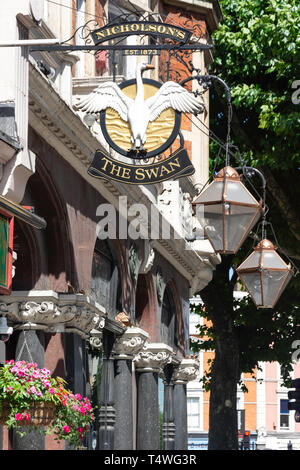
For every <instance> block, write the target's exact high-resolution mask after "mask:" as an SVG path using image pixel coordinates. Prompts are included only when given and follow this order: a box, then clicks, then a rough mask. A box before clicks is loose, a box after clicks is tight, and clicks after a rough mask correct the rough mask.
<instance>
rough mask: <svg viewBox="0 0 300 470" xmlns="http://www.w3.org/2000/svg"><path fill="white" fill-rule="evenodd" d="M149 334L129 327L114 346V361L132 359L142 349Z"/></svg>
mask: <svg viewBox="0 0 300 470" xmlns="http://www.w3.org/2000/svg"><path fill="white" fill-rule="evenodd" d="M148 338H149V334H148V333H147V332H146V331H144V330H142V329H141V328H136V327H129V328H127V330H126V331H125V333H123V334H122V335H121V336H119V337H118V338H117V339H116V341H115V344H114V348H113V354H114V359H133V358H134V357H135V356H136V355H137V354H138V353H139V352H140V351H141V350H142V349H143V347H144V345H145V342H146V341H147V339H148Z"/></svg>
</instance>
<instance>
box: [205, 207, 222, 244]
mask: <svg viewBox="0 0 300 470" xmlns="http://www.w3.org/2000/svg"><path fill="white" fill-rule="evenodd" d="M204 229H205V233H206V235H207V237H208V238H209V240H210V242H211V244H212V246H213V248H214V250H215V251H220V250H221V251H222V250H223V217H222V205H221V204H216V205H209V206H205V209H204Z"/></svg>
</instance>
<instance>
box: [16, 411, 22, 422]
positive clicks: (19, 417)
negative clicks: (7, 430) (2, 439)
mask: <svg viewBox="0 0 300 470" xmlns="http://www.w3.org/2000/svg"><path fill="white" fill-rule="evenodd" d="M15 418H16V420H17V421H22V419H23V415H22V414H21V413H17V414H16V416H15Z"/></svg>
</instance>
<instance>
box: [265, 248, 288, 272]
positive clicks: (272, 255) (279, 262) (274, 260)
mask: <svg viewBox="0 0 300 470" xmlns="http://www.w3.org/2000/svg"><path fill="white" fill-rule="evenodd" d="M262 266H263V267H264V268H277V269H286V268H287V265H286V263H285V262H284V261H283V259H282V258H281V257H280V256H279V255H278V254H277V253H276V251H275V250H272V251H264V254H263V260H262Z"/></svg>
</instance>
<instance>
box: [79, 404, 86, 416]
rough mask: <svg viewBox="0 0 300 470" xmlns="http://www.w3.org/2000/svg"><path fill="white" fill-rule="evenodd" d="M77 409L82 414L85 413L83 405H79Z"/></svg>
mask: <svg viewBox="0 0 300 470" xmlns="http://www.w3.org/2000/svg"><path fill="white" fill-rule="evenodd" d="M79 411H80V413H82V414H84V415H85V414H86V409H85V407H84V406H81V407H80V408H79Z"/></svg>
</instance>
